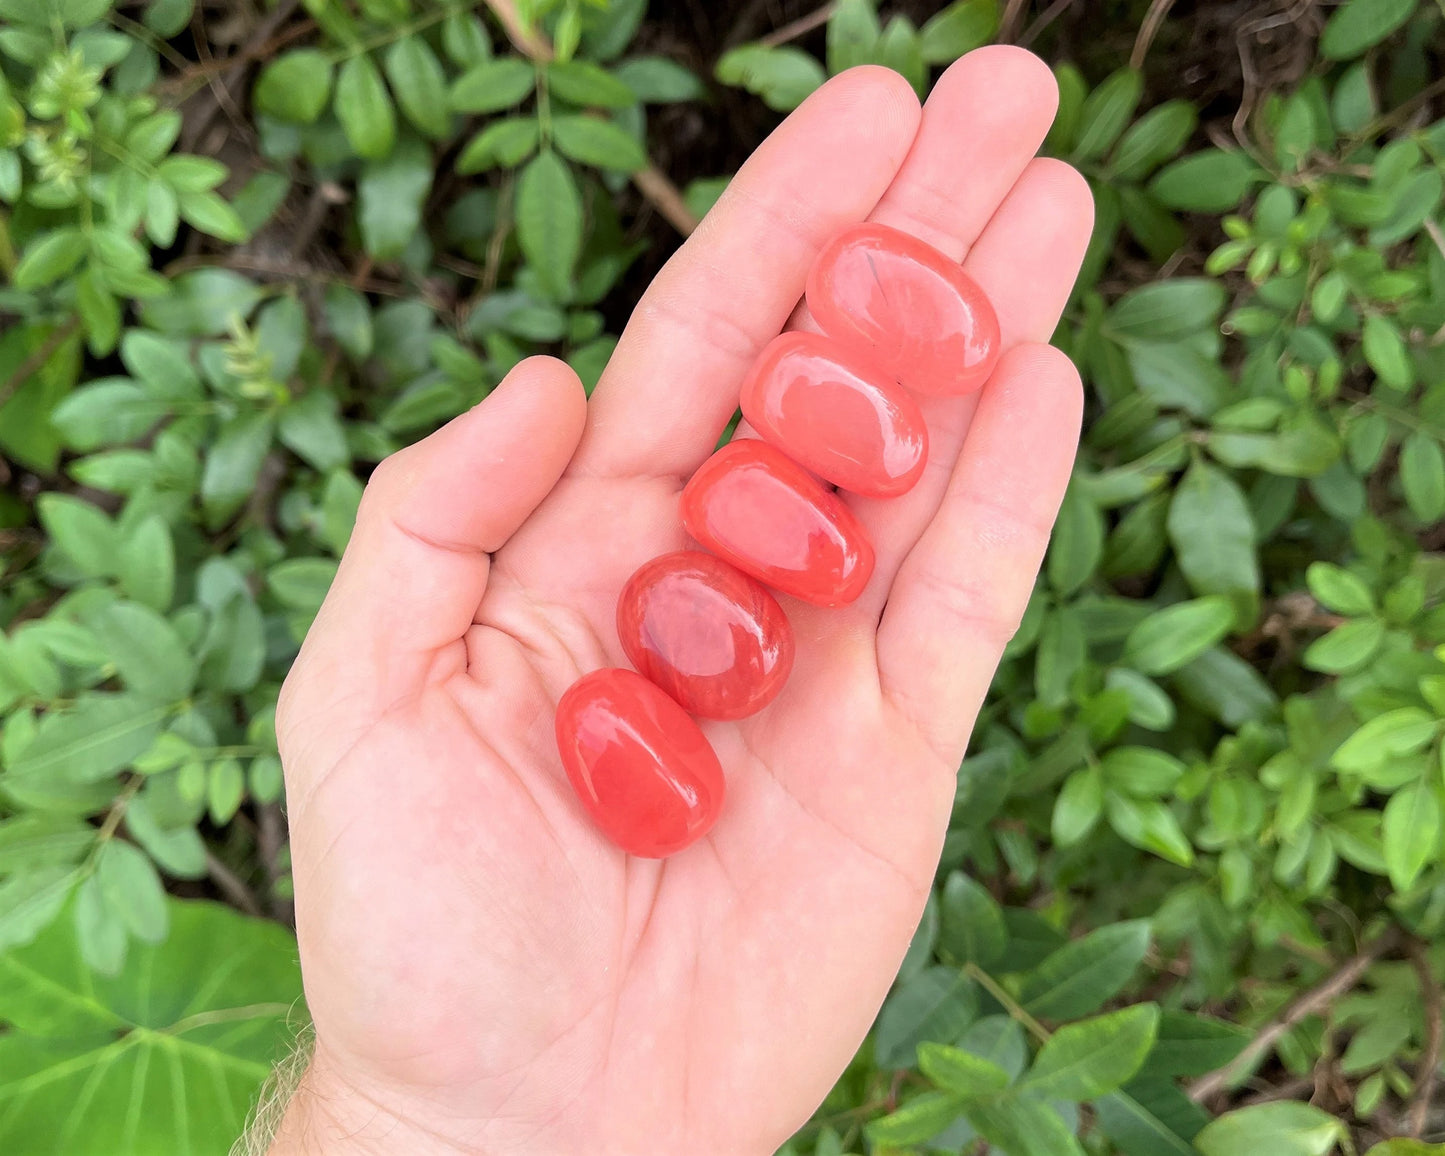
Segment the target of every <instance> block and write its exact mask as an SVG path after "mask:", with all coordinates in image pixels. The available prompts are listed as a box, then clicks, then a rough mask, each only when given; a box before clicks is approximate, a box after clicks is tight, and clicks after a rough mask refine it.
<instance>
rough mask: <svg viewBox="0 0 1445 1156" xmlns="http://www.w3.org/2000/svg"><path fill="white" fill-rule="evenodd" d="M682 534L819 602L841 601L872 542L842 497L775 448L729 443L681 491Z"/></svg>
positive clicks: (868, 569) (862, 578)
mask: <svg viewBox="0 0 1445 1156" xmlns="http://www.w3.org/2000/svg"><path fill="white" fill-rule="evenodd" d="M682 522H683V525H684V526H686V527H687V532H688V533H689V534H691V535H692V536H693V537H694V538H696V539H697V540H698V541H699V542H701V543H702V544H703V545H704V546H706V547H707V548H708V549H709V550H711V551H712V552H713V553H714V554H719V555H721V556H722V557H724V558H726V559H727V560H728V561H729V562H731V563H732V564H733V565H734V566H736V567H737V568H738V569H739V570H743V571H746V572H747V573H749V574H751V575H752V576H753V577H754V578H757V579H758V580H760V581H762V582H766V583H767V584H768V585H769V586H771V587H773V589H775V590H781V591H783V592H784V593H785V594H792V595H793V596H794V597H797V598H801V599H803V600H804V601H806V602H813V603H816V604H817V605H819V606H843V605H845V604H846V603H849V602H852V601H853V600H854V599H855V598H857V597H858V595H860V594H861V593H863V587H865V586H866V585H868V579H869V577H870V576H871V575H872V573H873V546H872V544H871V543H870V542H869V541H868V536H867V535H866V534H865V533H864V532H863V527H862V526H860V525H859V524H858V519H857V518H855V517H854V516H853V513H852V511H850V510H849V509H848V507H847V506H845V505H844V504H843V502H842V499H840V498H839V497H838V495H837V494H835V493H833V491H832V490H829V489H826V488H825V487H824V486H823V485H822V484H821V483H820V482H819V481H818V479H817V478H815V477H813V475H812V474H810V473H808V471H807V470H805V469H803V467H802V466H800V465H798V464H797V463H796V462H794V461H792V460H791V459H789V458H787V457H785V456H784V455H783V453H782V452H781V451H780V450H777V449H775V448H773V447H772V446H770V445H768V443H767V442H763V441H759V440H757V439H756V438H740V439H739V440H737V441H733V442H729V443H728V444H727V445H725V446H723V448H722V449H720V450H718V451H717V453H715V454H713V456H712V457H710V458H708V460H707V461H705V462H703V464H702V465H701V466H699V467H698V469H697V472H696V473H695V474H693V476H692V479H691V480H690V481H689V482H688V483H687V486H686V488H685V489H684V490H683V491H682Z"/></svg>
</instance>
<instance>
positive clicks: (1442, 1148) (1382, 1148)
mask: <svg viewBox="0 0 1445 1156" xmlns="http://www.w3.org/2000/svg"><path fill="white" fill-rule="evenodd" d="M1362 1114H1364V1113H1362ZM1365 1156H1445V1144H1427V1143H1425V1141H1423V1140H1400V1139H1396V1140H1382V1141H1381V1142H1380V1143H1378V1144H1376V1145H1375V1146H1374V1147H1373V1148H1371V1149H1370V1150H1369V1151H1368V1152H1366V1153H1365Z"/></svg>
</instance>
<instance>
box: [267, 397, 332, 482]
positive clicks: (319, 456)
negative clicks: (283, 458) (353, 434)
mask: <svg viewBox="0 0 1445 1156" xmlns="http://www.w3.org/2000/svg"><path fill="white" fill-rule="evenodd" d="M337 406H338V403H337V400H336V395H335V394H333V393H329V392H327V391H325V390H321V389H312V390H308V391H307V392H306V393H304V394H302V395H301V396H300V397H299V398H297V399H296V400H295V401H294V402H292V403H291V404H290V405H288V406H287V407H286V408H285V409H283V410H282V411H281V419H280V422H279V424H278V425H277V429H276V436H277V438H278V439H279V440H280V442H281V444H282V445H284V446H285V447H286V448H287V449H289V450H291V451H292V452H293V453H295V454H296V455H297V456H299V457H300V458H301V459H302V460H303V461H305V462H306V464H307V465H309V466H311V467H312V468H313V469H316V470H320V471H322V472H323V473H324V472H326V471H327V470H333V469H336V468H337V467H338V466H344V465H347V464H348V463H350V461H351V450H350V449H349V448H348V447H347V445H346V430H345V428H344V427H343V426H342V424H341V418H340V417H338V416H337Z"/></svg>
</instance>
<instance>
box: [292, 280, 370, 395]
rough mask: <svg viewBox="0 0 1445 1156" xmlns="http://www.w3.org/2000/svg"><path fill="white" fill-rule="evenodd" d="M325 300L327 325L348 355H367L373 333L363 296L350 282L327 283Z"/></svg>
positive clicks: (360, 358) (357, 357)
mask: <svg viewBox="0 0 1445 1156" xmlns="http://www.w3.org/2000/svg"><path fill="white" fill-rule="evenodd" d="M325 304H326V329H327V331H328V332H329V333H330V334H331V336H332V337H334V338H335V339H336V343H337V344H338V345H340V346H341V348H342V349H343V350H345V351H346V354H347V356H349V357H350V358H352V360H354V361H364V360H366V358H368V357H370V356H371V350H372V346H373V343H374V340H375V335H374V332H373V330H372V326H371V306H369V305H368V304H367V302H366V298H365V297H363V296H362V295H361V294H360V293H358V292H357V291H356V290H355V289H352V288H351V287H350V286H349V285H335V284H332V285H328V286H327V287H326V297H325ZM283 424H284V423H283Z"/></svg>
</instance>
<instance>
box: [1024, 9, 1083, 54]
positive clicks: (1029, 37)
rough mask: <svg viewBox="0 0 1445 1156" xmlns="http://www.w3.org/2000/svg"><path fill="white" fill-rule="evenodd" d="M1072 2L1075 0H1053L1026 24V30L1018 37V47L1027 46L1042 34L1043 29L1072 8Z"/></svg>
mask: <svg viewBox="0 0 1445 1156" xmlns="http://www.w3.org/2000/svg"><path fill="white" fill-rule="evenodd" d="M1074 3H1075V0H1054V2H1053V3H1052V4H1050V5H1049V6H1048V7H1047V8H1045V9H1044V10H1043V12H1042V13H1040V15H1039V18H1038V19H1037V20H1035V21H1034V22H1033V23H1032V24H1030V25H1029V26H1028V30H1027V31H1026V32H1024V34H1023V35H1022V36H1020V37H1019V41H1018V43H1019V47H1020V48H1027V47H1028V46H1029V45H1030V44H1032V43H1033V42H1034V41H1035V40H1037V39H1038V38H1039V37H1040V36H1042V35H1043V33H1044V29H1046V28H1047V27H1048V26H1049V25H1050V24H1052V23H1053V22H1054V21H1055V20H1057V19H1058V18H1059V17H1060V16H1062V15H1063V14H1064V13H1065V12H1067V11H1068V10H1069V9H1070V8H1072V7H1073V6H1074Z"/></svg>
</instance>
